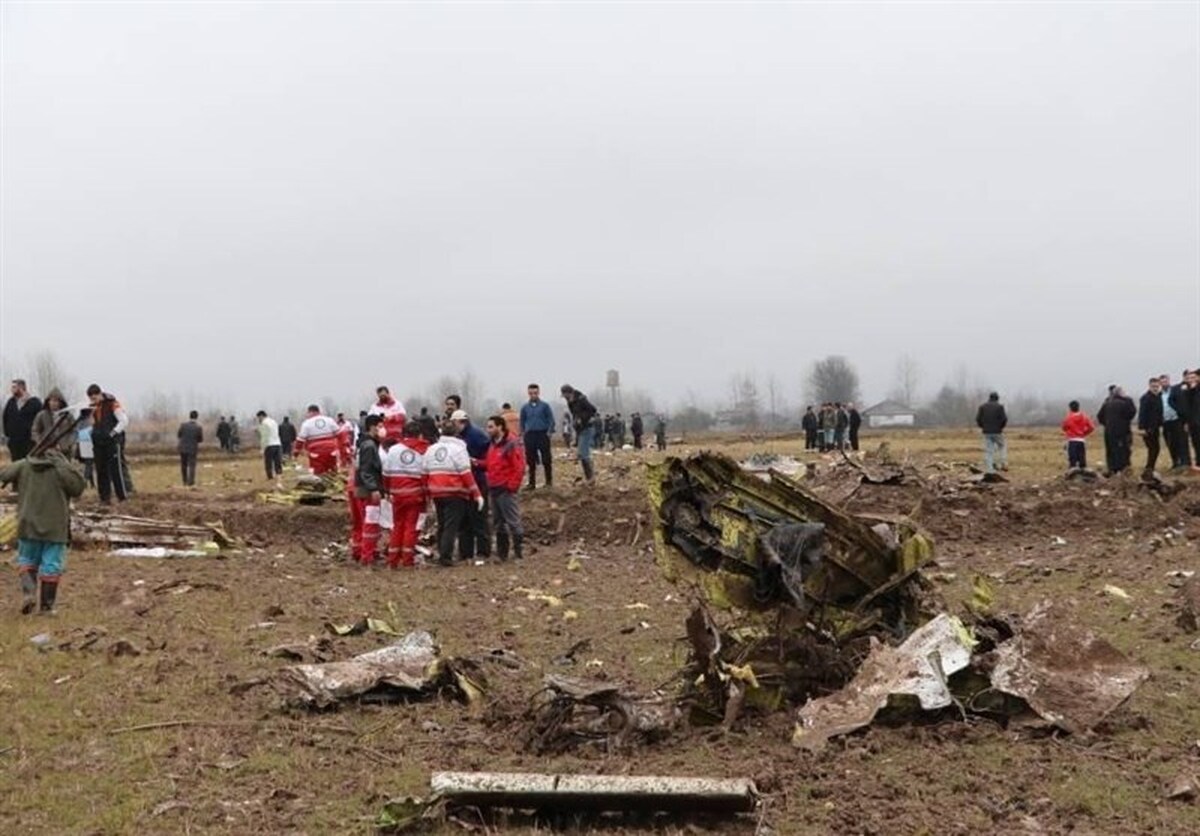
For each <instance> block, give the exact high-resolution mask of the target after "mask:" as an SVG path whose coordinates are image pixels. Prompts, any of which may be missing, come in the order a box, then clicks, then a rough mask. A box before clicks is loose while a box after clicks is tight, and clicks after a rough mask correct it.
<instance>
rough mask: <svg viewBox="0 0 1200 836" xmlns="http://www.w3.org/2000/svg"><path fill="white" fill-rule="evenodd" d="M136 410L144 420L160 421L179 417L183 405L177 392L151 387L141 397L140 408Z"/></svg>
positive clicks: (168, 420) (181, 413)
mask: <svg viewBox="0 0 1200 836" xmlns="http://www.w3.org/2000/svg"><path fill="white" fill-rule="evenodd" d="M138 411H139V412H140V413H141V417H143V418H144V419H145V420H146V421H149V422H151V423H161V422H170V421H172V420H174V419H177V418H180V417H181V416H182V415H183V406H182V402H181V401H180V398H179V395H178V394H177V393H175V392H163V391H162V390H161V389H151V390H150V391H149V392H147V393H146V395H145V397H143V398H141V409H139V410H138Z"/></svg>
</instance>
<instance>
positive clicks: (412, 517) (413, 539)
mask: <svg viewBox="0 0 1200 836" xmlns="http://www.w3.org/2000/svg"><path fill="white" fill-rule="evenodd" d="M424 512H425V503H424V502H423V501H421V500H416V501H414V500H412V499H411V498H405V499H398V498H397V497H395V496H393V497H392V539H391V541H390V542H389V543H388V550H387V561H388V566H391V567H392V568H393V569H394V568H395V567H397V566H412V565H414V563H415V562H416V555H417V518H418V517H420V516H421V514H423V513H424Z"/></svg>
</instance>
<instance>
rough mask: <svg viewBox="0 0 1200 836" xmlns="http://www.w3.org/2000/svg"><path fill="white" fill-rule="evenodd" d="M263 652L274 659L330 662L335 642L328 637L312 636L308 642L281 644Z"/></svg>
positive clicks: (310, 662)
mask: <svg viewBox="0 0 1200 836" xmlns="http://www.w3.org/2000/svg"><path fill="white" fill-rule="evenodd" d="M262 653H263V655H264V656H268V657H271V658H273V659H287V660H289V661H292V662H305V663H309V664H312V663H315V662H328V661H329V660H330V658H332V656H333V642H331V641H330V640H329V639H327V638H320V639H318V638H315V637H310V638H309V640H308V641H306V642H293V643H291V644H280V645H276V646H274V647H270V648H267V649H266V650H264V651H263V652H262Z"/></svg>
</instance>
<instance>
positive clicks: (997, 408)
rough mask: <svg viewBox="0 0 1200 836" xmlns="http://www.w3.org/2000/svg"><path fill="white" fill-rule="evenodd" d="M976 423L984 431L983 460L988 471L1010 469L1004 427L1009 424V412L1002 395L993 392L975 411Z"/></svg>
mask: <svg viewBox="0 0 1200 836" xmlns="http://www.w3.org/2000/svg"><path fill="white" fill-rule="evenodd" d="M975 424H976V425H977V426H978V427H979V429H980V431H981V432H982V433H983V461H984V466H985V469H986V471H987V472H988V473H995V472H996V469H997V468H999V469H1000V470H1008V444H1007V442H1006V441H1005V439H1004V428H1005V427H1007V426H1008V413H1006V412H1005V411H1004V405H1003V404H1002V403H1000V395H999V394H998V393H996V392H992V393H991V394H990V395H988V399H987V403H984V404H980V405H979V411H978V412H976V413H975Z"/></svg>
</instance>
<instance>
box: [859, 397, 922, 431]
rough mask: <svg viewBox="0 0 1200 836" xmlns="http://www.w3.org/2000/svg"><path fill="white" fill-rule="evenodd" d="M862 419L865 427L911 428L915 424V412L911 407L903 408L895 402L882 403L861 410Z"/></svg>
mask: <svg viewBox="0 0 1200 836" xmlns="http://www.w3.org/2000/svg"><path fill="white" fill-rule="evenodd" d="M863 418H865V419H866V421H867V426H868V427H871V428H872V429H874V428H877V427H913V426H916V423H917V412H916V410H914V409H913V408H912V407H911V406H905V405H904V404H902V403H898V402H896V401H882V402H880V403H877V404H875V405H874V406H872V407H868V408H867V409H864V410H863Z"/></svg>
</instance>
